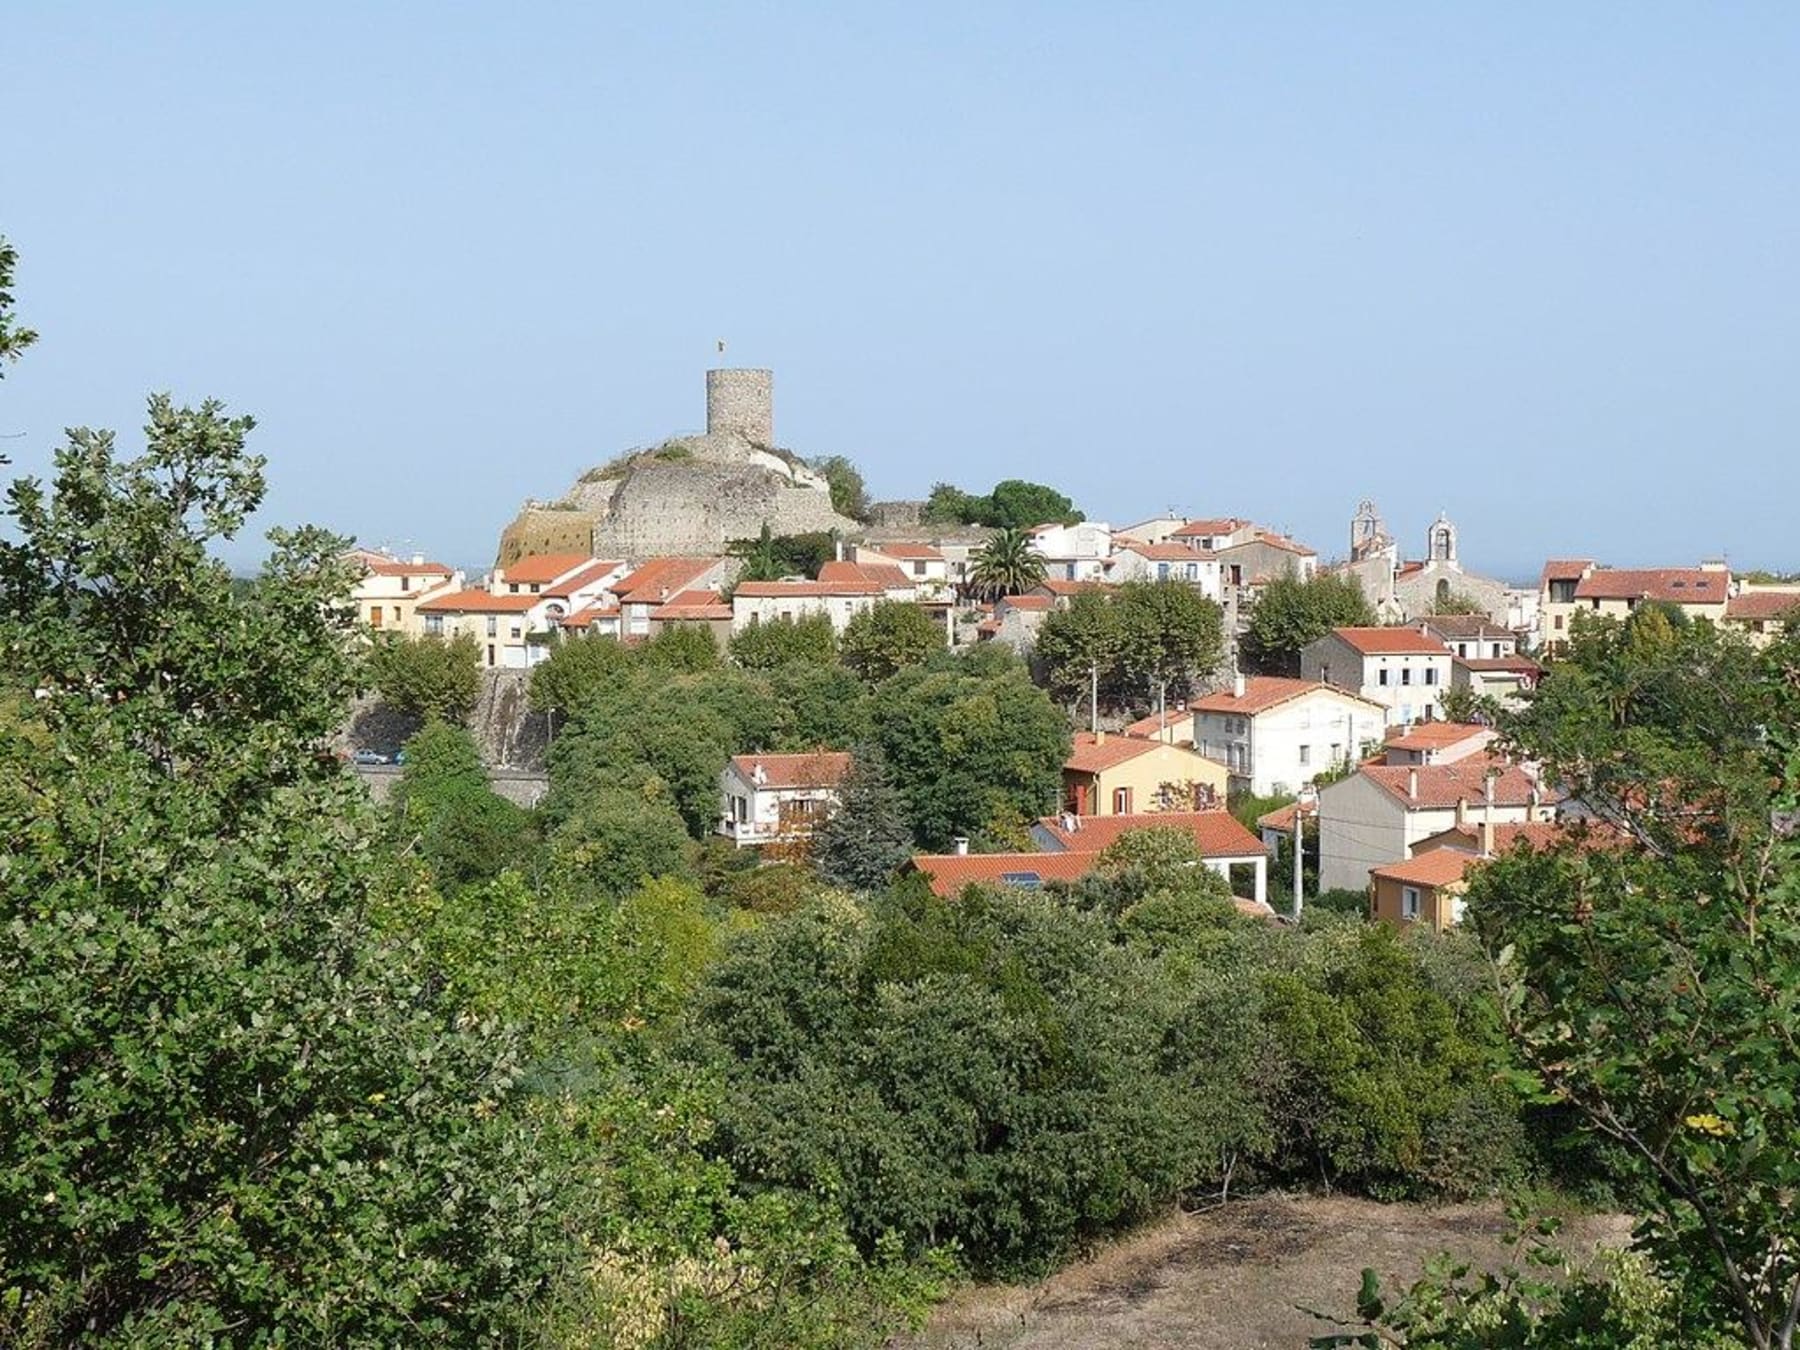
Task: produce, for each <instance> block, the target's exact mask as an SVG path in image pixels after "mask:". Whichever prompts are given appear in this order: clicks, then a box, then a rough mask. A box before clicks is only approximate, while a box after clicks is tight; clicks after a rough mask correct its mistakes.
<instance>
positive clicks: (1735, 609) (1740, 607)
mask: <svg viewBox="0 0 1800 1350" xmlns="http://www.w3.org/2000/svg"><path fill="white" fill-rule="evenodd" d="M1796 605H1800V591H1745V592H1743V593H1742V594H1740V595H1734V596H1732V597H1731V600H1730V602H1729V603H1727V604H1726V606H1725V617H1726V618H1728V619H1739V620H1752V621H1753V620H1757V619H1780V618H1783V617H1790V618H1794V619H1800V614H1793V615H1789V613H1788V611H1790V610H1792V609H1793V608H1794V606H1796Z"/></svg>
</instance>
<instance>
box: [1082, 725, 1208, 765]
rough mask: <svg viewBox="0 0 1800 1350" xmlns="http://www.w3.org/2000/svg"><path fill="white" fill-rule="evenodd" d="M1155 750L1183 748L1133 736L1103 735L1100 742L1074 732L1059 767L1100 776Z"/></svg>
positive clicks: (1084, 733)
mask: <svg viewBox="0 0 1800 1350" xmlns="http://www.w3.org/2000/svg"><path fill="white" fill-rule="evenodd" d="M1103 735H1104V733H1103ZM1158 747H1163V748H1167V749H1176V750H1178V749H1182V748H1183V747H1181V746H1166V747H1164V746H1163V742H1161V741H1146V740H1141V739H1140V738H1138V737H1136V736H1104V739H1101V740H1095V739H1094V734H1093V733H1092V732H1090V731H1078V732H1076V733H1075V743H1074V748H1073V749H1072V750H1070V752H1069V758H1068V759H1067V760H1065V761H1064V763H1063V767H1064V768H1065V769H1072V770H1074V771H1075V772H1076V773H1104V772H1105V771H1106V770H1107V769H1111V768H1113V767H1115V766H1117V765H1120V764H1126V763H1129V762H1130V761H1132V760H1134V759H1136V758H1137V757H1138V756H1139V755H1147V754H1149V753H1150V752H1151V751H1153V750H1155V749H1157V748H1158Z"/></svg>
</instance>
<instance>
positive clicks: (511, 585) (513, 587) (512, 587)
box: [507, 581, 519, 595]
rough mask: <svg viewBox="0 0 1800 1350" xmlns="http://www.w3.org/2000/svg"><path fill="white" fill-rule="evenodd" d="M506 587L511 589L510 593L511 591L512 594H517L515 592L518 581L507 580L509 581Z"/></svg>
mask: <svg viewBox="0 0 1800 1350" xmlns="http://www.w3.org/2000/svg"><path fill="white" fill-rule="evenodd" d="M507 589H508V590H509V591H511V592H512V593H513V594H514V595H517V594H518V593H519V583H518V582H516V581H514V582H509V583H508V584H507Z"/></svg>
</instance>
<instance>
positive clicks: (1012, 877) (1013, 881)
mask: <svg viewBox="0 0 1800 1350" xmlns="http://www.w3.org/2000/svg"><path fill="white" fill-rule="evenodd" d="M1000 881H1001V884H1002V885H1006V886H1017V887H1019V888H1020V889H1021V890H1026V891H1035V890H1039V889H1041V888H1042V887H1043V884H1044V879H1043V878H1042V877H1041V876H1039V875H1038V874H1037V873H1036V872H1002V873H1001V874H1000Z"/></svg>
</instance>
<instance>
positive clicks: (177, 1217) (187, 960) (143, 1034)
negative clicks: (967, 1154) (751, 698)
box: [0, 398, 573, 1346]
mask: <svg viewBox="0 0 1800 1350" xmlns="http://www.w3.org/2000/svg"><path fill="white" fill-rule="evenodd" d="M249 428H250V422H249V419H247V418H238V419H229V418H227V417H225V416H224V414H223V412H222V410H221V409H220V408H219V407H218V405H216V404H212V403H208V404H206V405H204V406H203V407H201V408H199V409H197V410H195V409H185V408H177V407H175V406H174V405H173V404H172V403H170V402H169V400H167V399H165V398H157V399H153V400H152V401H151V408H150V425H149V429H148V445H147V449H146V451H145V453H144V454H143V455H142V456H141V457H140V458H137V459H134V460H127V461H121V460H120V459H118V458H116V457H115V455H114V452H113V441H112V437H111V436H110V435H109V434H106V433H92V432H87V431H77V432H73V433H71V435H70V440H69V444H68V445H67V446H66V447H65V448H64V449H62V450H60V451H59V452H58V453H57V457H56V470H55V477H54V480H53V484H52V486H51V487H50V488H49V489H48V490H46V489H45V488H44V487H42V486H41V485H39V484H37V483H34V482H30V481H21V482H19V483H16V484H15V485H14V486H13V488H12V491H11V493H10V496H9V508H10V515H11V517H12V522H13V530H12V531H11V532H10V537H8V538H4V539H0V651H3V652H4V661H3V662H0V668H4V669H5V671H6V672H7V676H6V678H7V680H8V681H9V682H16V686H15V687H18V688H23V689H27V690H30V691H32V697H30V698H29V699H28V700H26V701H24V702H22V703H20V704H19V705H18V715H17V717H16V718H15V720H14V724H13V726H12V728H11V729H9V730H8V731H7V732H6V733H5V734H4V735H0V768H3V770H4V772H0V780H4V782H5V783H6V784H7V786H6V787H5V788H4V789H0V793H4V794H6V795H7V798H8V799H7V800H6V802H5V807H4V809H0V853H3V854H4V856H5V858H6V864H5V866H4V868H0V928H3V929H4V931H5V932H6V935H7V936H6V941H5V942H4V943H0V1083H3V1084H5V1085H7V1086H6V1088H5V1090H3V1091H0V1214H4V1215H5V1221H4V1222H0V1272H3V1274H0V1286H4V1287H3V1288H0V1340H5V1341H6V1342H7V1343H8V1344H15V1345H34V1344H35V1345H44V1346H49V1345H70V1344H90V1343H115V1344H133V1345H147V1344H198V1343H209V1342H210V1343H217V1342H223V1341H237V1342H246V1343H248V1342H252V1341H257V1342H267V1343H277V1342H288V1343H296V1344H298V1343H309V1344H324V1343H339V1344H355V1343H361V1344H378V1343H394V1342H398V1341H404V1340H411V1339H418V1338H424V1339H427V1340H433V1341H439V1342H472V1341H478V1340H486V1339H504V1338H505V1337H506V1336H507V1335H509V1334H510V1329H511V1328H512V1327H514V1326H515V1325H516V1322H517V1318H518V1317H519V1315H520V1314H521V1312H522V1309H523V1304H524V1300H525V1299H526V1298H527V1297H528V1296H529V1295H530V1294H531V1293H532V1292H534V1291H535V1290H536V1289H537V1288H539V1287H541V1286H542V1284H543V1282H544V1281H545V1280H546V1279H547V1278H549V1277H550V1276H551V1275H552V1274H553V1273H555V1272H556V1271H557V1270H558V1269H559V1268H560V1267H561V1265H562V1263H563V1261H564V1259H565V1257H566V1256H572V1255H573V1253H572V1252H566V1251H565V1249H564V1239H563V1237H562V1234H561V1225H560V1220H559V1218H558V1210H559V1208H560V1204H559V1201H558V1198H557V1197H558V1194H559V1189H558V1187H559V1183H557V1182H556V1180H555V1177H554V1175H553V1174H552V1173H551V1172H550V1170H549V1169H548V1168H547V1166H546V1165H545V1158H544V1157H543V1155H542V1153H541V1152H540V1150H539V1145H538V1135H537V1131H536V1130H535V1129H534V1128H531V1127H528V1126H527V1124H526V1123H525V1122H524V1119H523V1117H522V1116H521V1115H520V1114H519V1113H518V1111H517V1110H516V1109H515V1108H516V1106H517V1103H518V1100H519V1096H520V1089H519V1084H520V1077H521V1073H522V1065H521V1063H520V1060H519V1058H518V1055H517V1051H516V1046H515V1044H514V1042H513V1039H512V1038H511V1036H510V1035H509V1034H506V1033H502V1032H501V1031H499V1030H497V1029H496V1028H495V1027H494V1026H493V1024H491V1023H486V1022H482V1021H479V1020H469V1021H466V1022H464V1021H459V1020H458V1019H457V1017H456V1009H455V1008H453V1007H451V1006H448V1005H447V1004H446V1003H444V1002H443V1001H441V1000H439V999H438V998H437V997H435V996H434V995H433V994H432V993H431V992H430V990H429V986H428V981H427V978H426V972H425V971H424V970H423V969H422V967H421V963H420V962H419V960H418V959H417V956H416V954H415V953H414V952H413V951H412V950H411V949H409V948H408V947H407V946H406V945H405V944H403V943H396V942H390V941H385V940H383V939H382V938H381V937H380V936H379V935H377V934H375V933H373V932H371V931H370V930H369V929H368V927H367V926H366V920H365V915H366V914H367V913H368V911H369V908H370V904H371V900H372V897H373V895H374V893H375V890H376V887H375V881H376V876H375V872H374V867H375V862H374V860H375V858H376V857H377V854H376V851H375V849H374V847H373V845H374V842H375V838H376V831H375V821H374V818H373V815H372V813H371V812H370V810H369V809H368V807H367V806H366V804H364V803H363V801H362V799H361V796H360V793H359V791H358V789H357V788H356V787H355V785H354V784H353V783H352V782H350V781H349V780H348V779H347V778H346V777H345V776H344V775H343V774H342V773H341V771H340V770H339V769H338V768H337V767H336V765H335V763H334V762H333V761H332V760H331V759H330V758H329V757H328V756H324V755H322V754H321V753H320V751H319V747H320V746H321V745H322V744H324V742H325V740H326V738H327V737H328V735H329V734H330V732H331V730H332V729H333V728H334V727H335V726H336V725H337V724H338V723H339V722H340V721H341V719H342V717H343V715H344V712H345V709H346V707H347V704H348V696H349V693H350V691H351V688H352V685H353V677H354V672H353V663H352V660H351V655H350V639H351V633H352V616H351V614H350V612H349V610H348V608H347V607H346V606H345V605H344V604H343V603H342V600H343V596H344V594H345V592H346V591H347V588H348V581H349V578H348V577H347V576H346V575H345V573H344V571H343V570H342V568H341V566H340V565H339V562H338V554H339V553H340V551H341V549H342V541H341V540H338V539H335V538H333V537H332V536H330V535H328V534H326V533H324V532H322V531H317V530H311V529H302V530H296V531H292V532H276V533H275V534H274V535H273V536H272V537H273V539H274V552H273V556H272V557H271V559H270V562H269V564H268V566H267V568H266V569H265V571H264V574H263V578H262V582H261V584H260V585H259V586H258V587H257V588H256V590H255V591H254V593H252V594H250V595H248V596H241V595H234V594H233V590H232V586H231V577H230V574H229V572H228V570H227V569H226V568H225V566H224V565H223V564H222V563H220V562H218V561H217V560H216V558H215V557H214V556H213V549H214V546H215V545H216V544H217V543H218V542H219V541H221V540H228V539H230V538H231V537H233V536H234V535H235V534H236V532H237V531H238V530H239V528H240V527H241V525H242V523H243V522H244V520H245V519H246V518H247V517H248V516H249V515H250V514H251V513H252V512H254V511H255V510H256V509H257V507H258V506H259V505H260V503H261V501H262V498H263V492H264V482H263V475H262V466H261V464H260V462H259V461H258V460H256V459H254V458H252V457H250V456H248V455H247V454H246V453H245V452H244V438H245V435H246V434H247V432H248V431H249ZM476 1103H480V1104H481V1106H480V1109H478V1110H476V1109H471V1108H472V1106H473V1105H474V1104H476Z"/></svg>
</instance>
